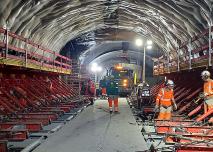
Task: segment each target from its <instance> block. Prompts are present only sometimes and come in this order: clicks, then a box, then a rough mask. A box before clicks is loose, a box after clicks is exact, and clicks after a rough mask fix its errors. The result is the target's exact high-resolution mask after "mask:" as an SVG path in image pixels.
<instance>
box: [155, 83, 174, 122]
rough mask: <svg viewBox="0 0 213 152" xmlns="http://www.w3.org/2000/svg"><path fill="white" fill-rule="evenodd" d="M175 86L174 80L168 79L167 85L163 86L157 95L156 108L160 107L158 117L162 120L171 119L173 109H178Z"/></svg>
mask: <svg viewBox="0 0 213 152" xmlns="http://www.w3.org/2000/svg"><path fill="white" fill-rule="evenodd" d="M173 88H174V82H173V81H172V80H167V82H166V86H165V87H164V88H161V89H160V91H159V93H158V95H157V98H156V107H155V109H156V110H157V109H159V115H158V119H160V120H170V119H171V117H172V110H173V109H174V110H177V105H176V103H175V100H174V91H173Z"/></svg>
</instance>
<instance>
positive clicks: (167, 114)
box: [158, 106, 172, 120]
mask: <svg viewBox="0 0 213 152" xmlns="http://www.w3.org/2000/svg"><path fill="white" fill-rule="evenodd" d="M171 117H172V106H170V107H167V108H165V107H163V106H160V112H159V115H158V119H160V120H170V119H171Z"/></svg>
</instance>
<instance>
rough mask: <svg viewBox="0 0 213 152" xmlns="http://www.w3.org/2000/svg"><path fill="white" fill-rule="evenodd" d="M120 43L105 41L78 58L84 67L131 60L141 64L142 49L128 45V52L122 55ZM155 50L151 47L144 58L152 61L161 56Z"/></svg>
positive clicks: (160, 53)
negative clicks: (92, 63) (93, 63)
mask: <svg viewBox="0 0 213 152" xmlns="http://www.w3.org/2000/svg"><path fill="white" fill-rule="evenodd" d="M122 43H123V42H122V41H105V42H103V43H101V44H99V45H95V46H94V47H91V48H90V49H88V50H86V51H85V52H84V53H83V54H82V55H81V56H80V59H81V60H82V61H81V62H82V63H83V64H85V65H88V64H89V63H91V62H92V61H93V62H97V63H100V64H106V63H105V62H107V61H109V60H110V61H111V62H113V63H118V61H120V60H118V59H123V60H122V61H123V62H131V60H133V61H134V62H139V64H141V63H142V61H143V48H138V47H136V46H135V45H134V44H131V43H129V45H128V50H127V51H126V52H125V53H124V52H123V50H122V49H123V48H122V47H123V46H122ZM156 49H157V48H156V47H153V49H151V50H147V51H146V57H147V58H149V59H150V60H152V59H153V58H156V57H159V56H161V55H162V52H160V51H159V50H156ZM112 59H113V60H114V61H113V60H112ZM149 64H151V62H150V63H149Z"/></svg>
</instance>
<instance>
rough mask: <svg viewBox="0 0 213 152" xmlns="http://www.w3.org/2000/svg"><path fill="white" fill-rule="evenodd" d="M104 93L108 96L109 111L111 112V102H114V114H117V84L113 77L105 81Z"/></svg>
mask: <svg viewBox="0 0 213 152" xmlns="http://www.w3.org/2000/svg"><path fill="white" fill-rule="evenodd" d="M106 91H107V95H108V103H109V111H110V113H112V112H113V108H112V102H113V101H114V112H115V113H117V112H118V82H116V80H115V79H114V76H110V78H109V79H108V80H106Z"/></svg>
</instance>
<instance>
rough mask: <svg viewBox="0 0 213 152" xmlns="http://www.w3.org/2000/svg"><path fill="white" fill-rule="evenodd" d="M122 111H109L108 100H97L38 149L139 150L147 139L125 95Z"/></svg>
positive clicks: (75, 151)
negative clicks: (143, 135) (111, 112)
mask: <svg viewBox="0 0 213 152" xmlns="http://www.w3.org/2000/svg"><path fill="white" fill-rule="evenodd" d="M119 109H120V113H119V114H115V113H113V114H111V116H110V114H109V112H108V102H107V100H96V101H95V104H94V105H93V106H89V107H88V108H86V109H85V110H84V111H83V112H82V113H81V114H80V115H79V116H78V117H76V118H75V119H74V120H72V121H71V122H69V123H68V124H67V125H65V126H64V127H63V128H62V129H61V130H59V131H58V132H56V133H55V134H53V135H52V136H50V137H49V138H48V139H47V140H46V141H44V143H42V144H41V145H40V146H39V147H37V148H36V149H35V150H34V152H59V151H60V152H71V151H73V152H135V151H142V150H146V149H147V146H146V142H145V141H144V138H143V137H142V135H141V133H140V130H139V127H138V126H137V124H136V121H135V119H134V117H133V115H132V112H131V110H130V108H129V106H128V103H127V100H126V99H125V98H119Z"/></svg>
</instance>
